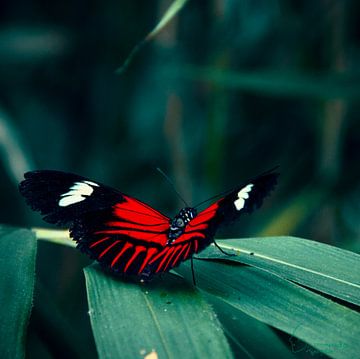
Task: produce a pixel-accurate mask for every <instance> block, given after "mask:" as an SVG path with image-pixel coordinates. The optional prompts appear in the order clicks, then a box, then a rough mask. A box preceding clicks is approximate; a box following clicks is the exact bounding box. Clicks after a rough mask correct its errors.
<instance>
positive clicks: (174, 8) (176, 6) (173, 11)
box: [116, 0, 189, 75]
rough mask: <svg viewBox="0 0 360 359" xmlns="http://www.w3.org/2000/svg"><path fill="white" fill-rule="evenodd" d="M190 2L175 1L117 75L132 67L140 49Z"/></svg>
mask: <svg viewBox="0 0 360 359" xmlns="http://www.w3.org/2000/svg"><path fill="white" fill-rule="evenodd" d="M188 1H189V0H174V1H173V3H172V4H171V5H170V6H169V8H168V9H167V10H166V12H165V14H164V15H163V17H162V18H161V19H160V21H159V22H158V24H157V25H156V26H155V27H154V28H153V29H152V30H151V31H150V32H149V33H148V34H147V36H146V37H145V39H144V40H143V41H141V42H139V43H138V44H137V45H136V46H135V47H134V48H133V49H132V51H131V52H130V54H129V56H128V57H127V58H126V60H125V61H124V63H123V65H121V66H120V67H119V68H118V69H117V70H116V73H117V74H118V75H120V74H122V73H123V72H124V71H125V70H126V69H127V68H128V66H129V65H130V63H131V61H132V59H133V58H134V56H135V55H136V54H137V53H138V52H139V51H140V49H141V48H142V47H143V46H144V45H145V44H146V43H147V42H149V41H151V40H152V39H153V38H154V37H155V36H156V35H157V34H158V33H159V32H160V31H161V30H162V29H163V28H164V27H165V26H166V25H167V24H168V23H169V22H170V21H171V20H172V19H173V18H174V17H175V16H176V15H177V13H178V12H179V11H180V10H181V9H182V8H183V7H184V5H185V4H186V3H187V2H188Z"/></svg>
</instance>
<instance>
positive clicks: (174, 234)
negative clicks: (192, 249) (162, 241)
mask: <svg viewBox="0 0 360 359" xmlns="http://www.w3.org/2000/svg"><path fill="white" fill-rule="evenodd" d="M196 216H197V211H196V209H195V208H191V207H185V208H182V209H181V210H180V212H179V213H178V214H177V215H176V216H175V217H174V218H173V219H172V220H171V221H170V229H169V233H168V244H171V243H173V242H174V241H175V239H176V238H179V237H180V236H181V235H182V234H183V233H184V231H185V227H186V225H187V224H188V223H189V222H190V221H191V220H192V219H193V218H195V217H196Z"/></svg>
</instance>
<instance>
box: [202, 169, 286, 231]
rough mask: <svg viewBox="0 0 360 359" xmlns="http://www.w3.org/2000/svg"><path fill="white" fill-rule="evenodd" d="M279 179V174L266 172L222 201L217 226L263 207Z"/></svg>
mask: <svg viewBox="0 0 360 359" xmlns="http://www.w3.org/2000/svg"><path fill="white" fill-rule="evenodd" d="M278 177H279V173H278V172H274V170H271V171H268V172H265V173H264V174H262V175H259V176H257V177H255V178H253V179H251V180H249V181H247V182H246V183H245V184H243V185H242V186H239V187H237V188H236V189H234V190H233V191H231V192H230V193H229V194H228V195H226V196H225V197H223V198H222V199H220V200H219V201H218V202H217V205H218V208H217V211H216V215H215V218H214V222H215V223H216V225H221V224H227V223H229V222H232V221H234V220H236V219H237V218H238V217H239V216H240V215H242V214H244V213H252V212H253V211H254V210H256V209H258V208H259V207H261V205H262V203H263V201H264V198H265V197H267V196H268V195H269V194H270V193H271V191H272V190H273V189H274V188H275V186H276V184H277V179H278ZM200 214H201V213H200ZM215 223H214V224H215Z"/></svg>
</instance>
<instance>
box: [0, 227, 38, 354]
mask: <svg viewBox="0 0 360 359" xmlns="http://www.w3.org/2000/svg"><path fill="white" fill-rule="evenodd" d="M35 256H36V239H35V235H34V234H33V233H32V232H31V231H29V230H27V229H15V228H10V227H5V226H1V227H0V273H1V276H0V288H1V290H0V308H1V309H0V318H1V320H0V338H1V340H0V357H1V358H4V359H5V358H12V359H13V358H23V357H24V356H25V339H26V330H27V325H28V322H29V317H30V312H31V307H32V298H33V291H34V281H35Z"/></svg>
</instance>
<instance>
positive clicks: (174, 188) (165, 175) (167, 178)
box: [156, 167, 190, 207]
mask: <svg viewBox="0 0 360 359" xmlns="http://www.w3.org/2000/svg"><path fill="white" fill-rule="evenodd" d="M156 170H157V171H158V172H160V173H161V174H162V175H163V176H164V177H165V179H166V180H167V181H168V183H169V184H170V185H171V187H172V188H173V190H174V192H175V193H176V194H177V196H178V197H179V198H180V199H181V200H182V201H183V203H184V204H185V206H186V207H190V206H189V205H188V204H187V203H186V201H185V200H184V198H182V197H181V195H180V193H179V192H178V191H177V189H176V187H175V185H174V183H173V182H172V181H171V179H170V178H169V176H168V175H167V174H166V173H165V172H164V171H163V170H162V169H161V168H159V167H156Z"/></svg>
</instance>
